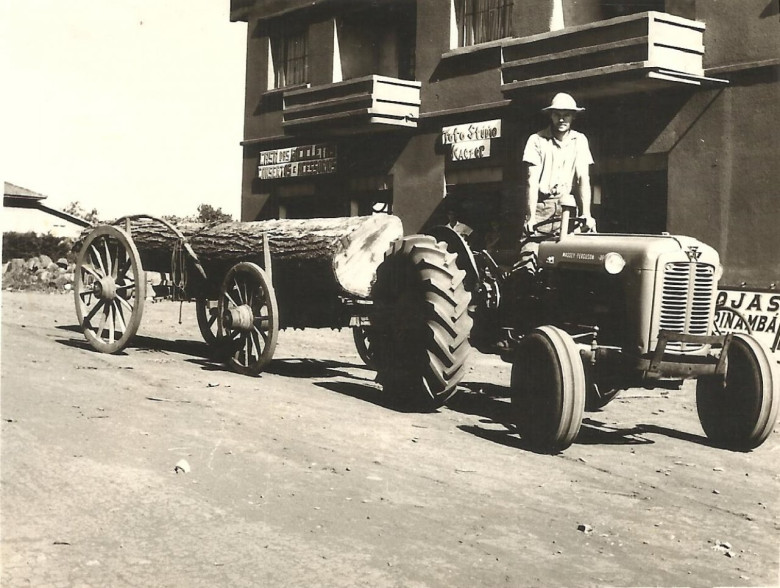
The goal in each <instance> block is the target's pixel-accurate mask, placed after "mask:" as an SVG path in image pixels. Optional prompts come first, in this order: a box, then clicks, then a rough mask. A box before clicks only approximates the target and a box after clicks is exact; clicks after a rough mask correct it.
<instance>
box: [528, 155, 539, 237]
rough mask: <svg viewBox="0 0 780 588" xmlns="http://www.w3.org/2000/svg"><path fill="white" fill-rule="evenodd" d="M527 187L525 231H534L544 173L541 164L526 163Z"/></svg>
mask: <svg viewBox="0 0 780 588" xmlns="http://www.w3.org/2000/svg"><path fill="white" fill-rule="evenodd" d="M526 170H527V176H526V179H527V181H526V188H525V211H524V212H525V231H526V233H527V234H530V233H532V232H533V226H534V224H536V204H537V203H538V202H539V178H540V176H541V174H542V167H541V166H540V165H531V164H526Z"/></svg>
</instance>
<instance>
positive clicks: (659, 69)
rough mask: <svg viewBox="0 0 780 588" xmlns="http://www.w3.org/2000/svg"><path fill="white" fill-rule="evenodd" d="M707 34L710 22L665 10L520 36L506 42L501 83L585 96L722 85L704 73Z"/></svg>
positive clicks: (522, 90)
mask: <svg viewBox="0 0 780 588" xmlns="http://www.w3.org/2000/svg"><path fill="white" fill-rule="evenodd" d="M703 39H704V23H701V22H697V21H693V20H688V19H685V18H681V17H678V16H674V15H670V14H665V13H661V12H644V13H640V14H632V15H630V16H623V17H618V18H613V19H609V20H605V21H599V22H595V23H591V24H587V25H583V26H578V27H569V28H567V29H563V30H560V31H555V32H551V33H542V34H539V35H533V36H530V37H524V38H520V39H512V40H510V41H507V42H505V43H504V45H503V47H502V52H503V63H502V65H501V74H502V79H503V83H502V85H501V90H502V92H503V93H504V95H506V96H508V97H512V98H514V97H517V96H519V95H526V94H529V93H531V94H534V93H542V92H543V93H545V94H551V93H554V92H556V91H559V90H563V89H566V90H567V91H572V92H576V93H577V97H578V98H580V97H584V98H585V97H603V96H612V95H622V94H632V93H638V92H652V91H657V90H660V89H665V88H670V87H677V88H679V87H701V86H705V85H720V84H722V83H724V82H723V81H722V80H716V79H713V78H707V77H705V76H704V69H703V66H702V58H703V56H704V40H703Z"/></svg>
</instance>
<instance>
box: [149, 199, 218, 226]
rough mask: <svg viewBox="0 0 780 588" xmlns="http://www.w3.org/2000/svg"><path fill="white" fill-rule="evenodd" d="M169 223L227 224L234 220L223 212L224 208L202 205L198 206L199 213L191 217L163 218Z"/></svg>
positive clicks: (171, 216)
mask: <svg viewBox="0 0 780 588" xmlns="http://www.w3.org/2000/svg"><path fill="white" fill-rule="evenodd" d="M162 218H163V219H165V220H167V221H168V222H170V223H172V224H174V225H177V224H181V223H207V224H213V223H227V222H230V221H232V220H233V216H232V215H230V214H228V213H226V212H222V208H221V207H220V208H214V207H213V206H211V204H201V205H200V206H198V213H197V214H192V215H189V216H177V215H175V214H169V215H166V216H163V217H162Z"/></svg>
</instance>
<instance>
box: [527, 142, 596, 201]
mask: <svg viewBox="0 0 780 588" xmlns="http://www.w3.org/2000/svg"><path fill="white" fill-rule="evenodd" d="M523 161H524V162H525V163H528V164H530V165H538V166H540V167H541V174H540V176H539V192H540V193H541V194H560V195H562V196H565V195H567V194H571V193H572V185H573V184H574V179H575V177H577V176H580V175H583V174H584V173H585V172H586V171H587V168H588V166H589V165H591V164H592V163H593V155H592V154H591V152H590V145H589V144H588V138H587V137H586V136H585V135H583V134H582V133H579V132H577V131H574V130H570V131H569V132H568V133H567V134H566V136H565V137H564V139H563V141H558V140H557V139H556V138H555V136H554V135H553V133H552V130H551V129H550V128H549V127H547V128H546V129H543V130H541V131H539V132H538V133H534V134H533V135H531V136H530V137H528V142H527V143H526V144H525V150H524V151H523Z"/></svg>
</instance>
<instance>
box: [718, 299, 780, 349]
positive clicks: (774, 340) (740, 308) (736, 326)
mask: <svg viewBox="0 0 780 588" xmlns="http://www.w3.org/2000/svg"><path fill="white" fill-rule="evenodd" d="M717 307H718V309H719V310H718V311H717V312H716V314H715V326H716V327H717V329H718V330H720V331H721V332H726V333H748V332H750V333H751V334H752V335H753V336H754V337H755V338H756V340H758V341H759V342H760V343H761V344H763V345H764V346H765V347H766V349H767V350H769V352H770V353H772V354H774V356H775V358H776V359H777V360H778V361H779V362H780V292H756V291H751V290H728V289H723V290H720V291H719V292H718V302H717Z"/></svg>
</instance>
